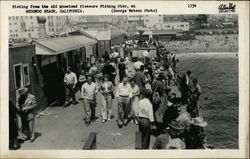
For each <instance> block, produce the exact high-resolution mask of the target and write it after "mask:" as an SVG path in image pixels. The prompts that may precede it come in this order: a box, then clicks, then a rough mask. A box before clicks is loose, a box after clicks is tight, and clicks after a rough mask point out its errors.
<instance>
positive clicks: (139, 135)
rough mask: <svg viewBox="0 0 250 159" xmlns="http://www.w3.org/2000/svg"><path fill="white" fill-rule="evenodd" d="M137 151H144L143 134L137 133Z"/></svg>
mask: <svg viewBox="0 0 250 159" xmlns="http://www.w3.org/2000/svg"><path fill="white" fill-rule="evenodd" d="M135 149H142V134H141V132H138V131H137V132H135Z"/></svg>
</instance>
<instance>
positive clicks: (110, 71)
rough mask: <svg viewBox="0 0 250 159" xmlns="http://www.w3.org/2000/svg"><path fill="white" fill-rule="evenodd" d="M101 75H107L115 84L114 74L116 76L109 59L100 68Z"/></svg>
mask: <svg viewBox="0 0 250 159" xmlns="http://www.w3.org/2000/svg"><path fill="white" fill-rule="evenodd" d="M102 74H103V75H108V76H109V80H110V81H111V82H112V84H113V86H115V76H116V70H115V68H114V66H112V64H111V62H110V61H107V63H106V64H105V65H104V67H103V69H102Z"/></svg>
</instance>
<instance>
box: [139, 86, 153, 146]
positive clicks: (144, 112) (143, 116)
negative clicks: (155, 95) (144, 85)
mask: <svg viewBox="0 0 250 159" xmlns="http://www.w3.org/2000/svg"><path fill="white" fill-rule="evenodd" d="M141 93H142V99H141V100H140V101H139V103H138V117H139V131H140V132H141V133H142V148H143V149H149V144H150V130H151V123H153V122H154V114H153V106H152V104H151V102H150V101H149V98H150V97H151V92H150V91H149V90H145V91H143V92H141Z"/></svg>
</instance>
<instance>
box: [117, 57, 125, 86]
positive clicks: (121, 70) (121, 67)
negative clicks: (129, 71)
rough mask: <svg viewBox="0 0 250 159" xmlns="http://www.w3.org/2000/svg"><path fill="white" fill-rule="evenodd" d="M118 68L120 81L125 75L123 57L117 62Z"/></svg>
mask: <svg viewBox="0 0 250 159" xmlns="http://www.w3.org/2000/svg"><path fill="white" fill-rule="evenodd" d="M118 69H119V77H120V82H122V79H123V77H125V76H126V64H125V63H124V59H123V58H122V59H121V62H120V63H119V64H118Z"/></svg>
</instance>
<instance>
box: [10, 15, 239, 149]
mask: <svg viewBox="0 0 250 159" xmlns="http://www.w3.org/2000/svg"><path fill="white" fill-rule="evenodd" d="M9 56H10V58H9V81H10V83H9V88H10V89H9V94H10V96H9V97H10V98H9V100H10V101H9V103H10V105H9V107H10V112H9V113H10V116H9V121H10V123H9V124H10V132H9V133H10V136H9V137H10V138H9V148H10V149H20V150H22V149H23V150H33V149H64V150H67V149H237V148H238V146H239V145H238V112H239V95H238V94H239V93H238V92H239V81H238V16H237V15H234V14H228V15H216V14H214V15H212V14H196V15H195V14H192V15H161V14H159V15H127V16H113V15H103V16H9Z"/></svg>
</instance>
